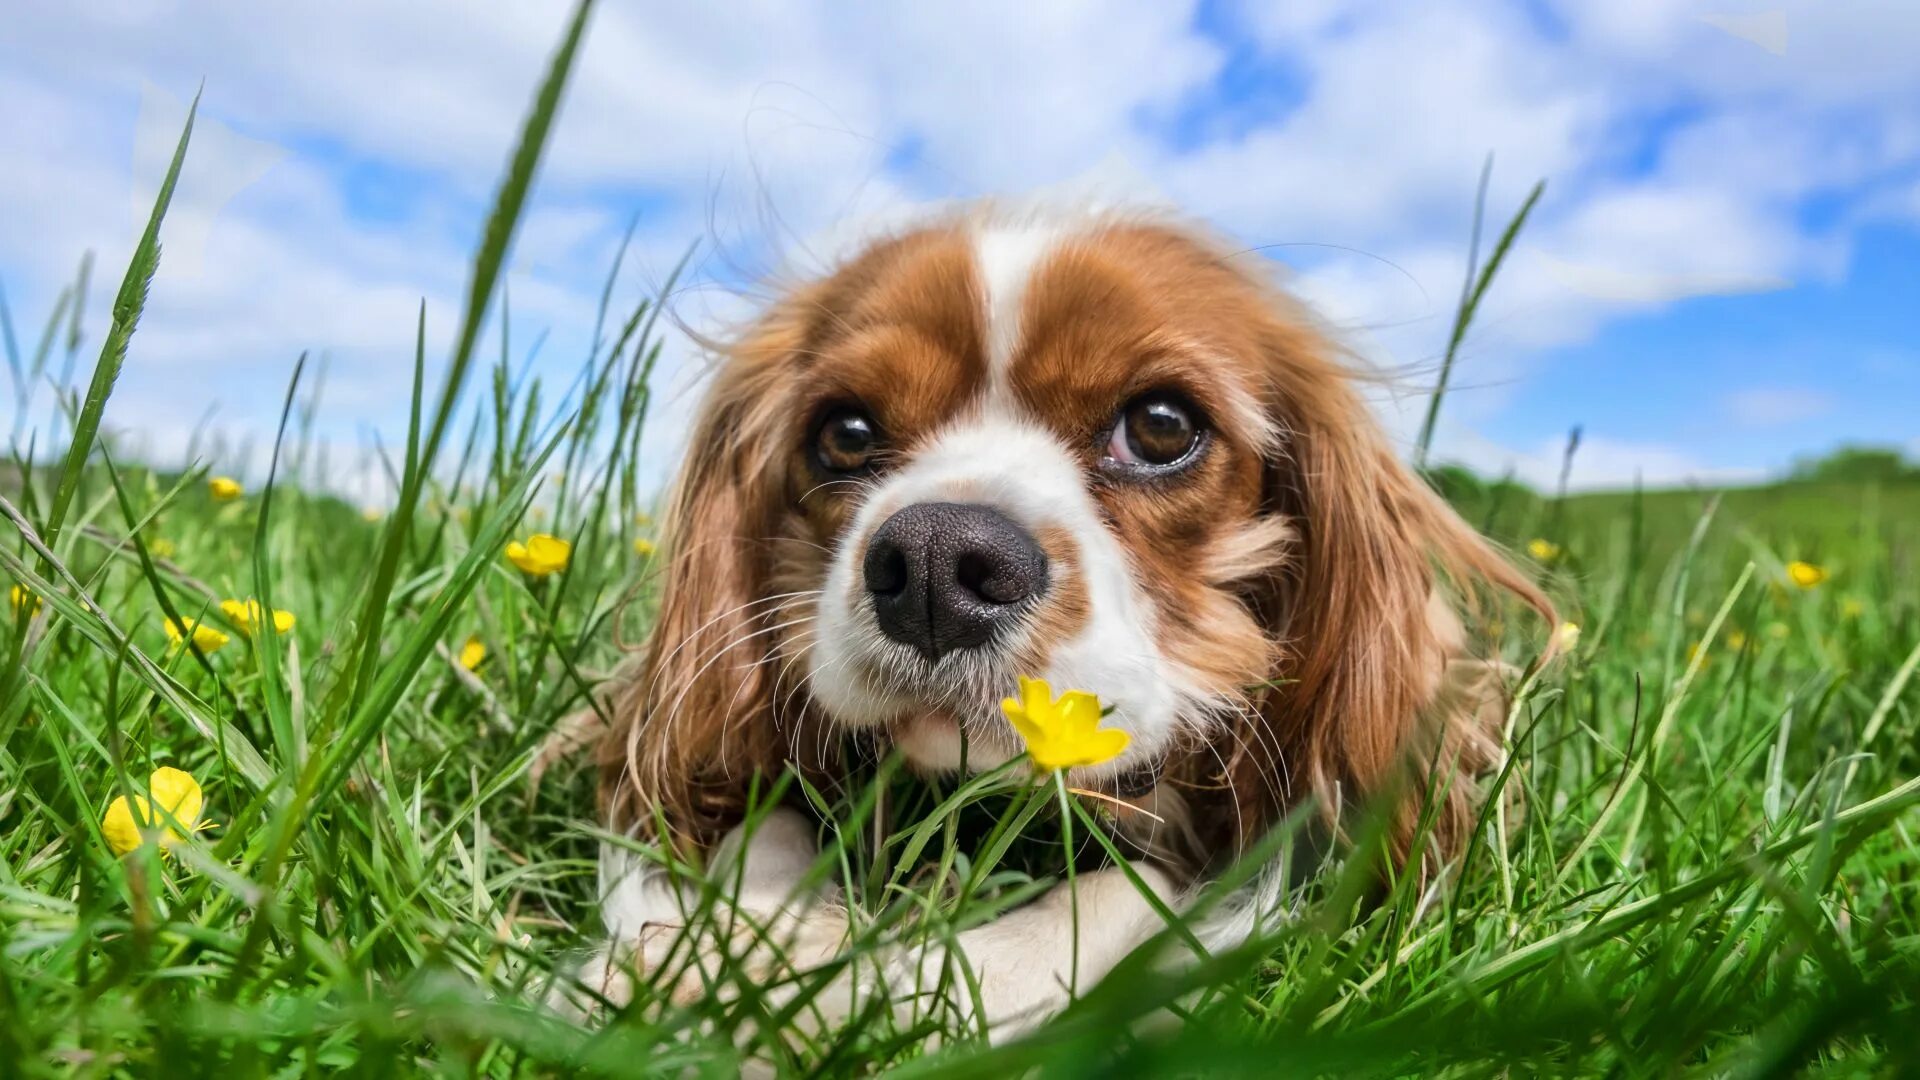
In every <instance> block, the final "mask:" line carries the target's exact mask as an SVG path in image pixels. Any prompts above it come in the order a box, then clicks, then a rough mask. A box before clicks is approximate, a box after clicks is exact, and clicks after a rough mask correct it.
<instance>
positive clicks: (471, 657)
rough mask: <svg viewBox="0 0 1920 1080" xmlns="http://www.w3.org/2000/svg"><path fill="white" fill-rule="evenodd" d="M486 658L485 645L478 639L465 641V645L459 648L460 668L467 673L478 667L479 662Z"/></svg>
mask: <svg viewBox="0 0 1920 1080" xmlns="http://www.w3.org/2000/svg"><path fill="white" fill-rule="evenodd" d="M486 658H487V643H486V642H484V641H481V640H480V639H479V638H478V637H470V638H468V639H467V643H466V644H464V645H462V646H460V656H459V660H460V666H461V667H463V668H466V669H467V670H468V671H472V670H473V669H475V668H477V667H479V666H480V662H481V661H482V660H485V659H486Z"/></svg>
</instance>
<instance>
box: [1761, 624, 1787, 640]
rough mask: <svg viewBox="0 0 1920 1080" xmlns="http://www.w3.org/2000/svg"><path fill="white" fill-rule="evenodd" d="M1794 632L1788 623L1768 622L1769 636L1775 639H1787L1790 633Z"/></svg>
mask: <svg viewBox="0 0 1920 1080" xmlns="http://www.w3.org/2000/svg"><path fill="white" fill-rule="evenodd" d="M1792 633H1793V629H1792V628H1791V627H1789V626H1788V625H1787V624H1786V623H1783V622H1770V623H1768V624H1767V636H1768V637H1770V638H1772V639H1773V640H1775V641H1785V640H1787V637H1788V635H1790V634H1792Z"/></svg>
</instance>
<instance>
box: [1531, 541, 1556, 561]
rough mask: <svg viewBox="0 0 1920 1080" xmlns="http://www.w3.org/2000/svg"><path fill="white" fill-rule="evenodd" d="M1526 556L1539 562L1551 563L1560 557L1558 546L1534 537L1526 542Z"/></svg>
mask: <svg viewBox="0 0 1920 1080" xmlns="http://www.w3.org/2000/svg"><path fill="white" fill-rule="evenodd" d="M1527 554H1529V555H1531V556H1533V557H1534V558H1536V559H1538V560H1540V561H1541V562H1552V561H1554V560H1555V559H1558V558H1559V557H1560V545H1559V544H1556V543H1554V542H1553V541H1551V540H1546V539H1543V538H1541V537H1538V536H1536V537H1534V538H1533V539H1531V540H1529V541H1527Z"/></svg>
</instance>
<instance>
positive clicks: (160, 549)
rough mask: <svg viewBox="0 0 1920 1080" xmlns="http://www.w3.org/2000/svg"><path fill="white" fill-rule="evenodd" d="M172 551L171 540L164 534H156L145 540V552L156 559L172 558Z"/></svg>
mask: <svg viewBox="0 0 1920 1080" xmlns="http://www.w3.org/2000/svg"><path fill="white" fill-rule="evenodd" d="M173 552H174V547H173V541H171V540H169V539H167V538H166V537H164V536H156V537H154V538H153V539H151V540H149V541H147V554H149V555H151V556H153V557H154V558H156V559H171V558H173Z"/></svg>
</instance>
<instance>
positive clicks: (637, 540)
mask: <svg viewBox="0 0 1920 1080" xmlns="http://www.w3.org/2000/svg"><path fill="white" fill-rule="evenodd" d="M653 552H654V547H653V541H651V540H649V539H647V538H646V537H644V536H636V537H634V538H633V553H634V554H635V555H638V556H640V557H641V558H643V559H651V558H653Z"/></svg>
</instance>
